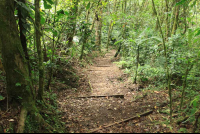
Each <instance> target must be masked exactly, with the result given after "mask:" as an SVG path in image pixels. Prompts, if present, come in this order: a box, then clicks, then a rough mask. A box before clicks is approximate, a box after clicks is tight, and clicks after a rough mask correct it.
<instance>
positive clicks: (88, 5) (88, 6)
mask: <svg viewBox="0 0 200 134" xmlns="http://www.w3.org/2000/svg"><path fill="white" fill-rule="evenodd" d="M89 8H90V2H89V3H88V4H87V7H86V9H87V10H88V9H89Z"/></svg>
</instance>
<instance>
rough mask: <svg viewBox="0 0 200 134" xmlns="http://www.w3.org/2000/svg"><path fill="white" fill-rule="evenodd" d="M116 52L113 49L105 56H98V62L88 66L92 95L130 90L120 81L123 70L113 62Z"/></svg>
mask: <svg viewBox="0 0 200 134" xmlns="http://www.w3.org/2000/svg"><path fill="white" fill-rule="evenodd" d="M115 52H116V51H115V50H111V51H110V52H109V53H106V54H105V56H104V57H98V58H96V59H95V62H96V63H95V64H94V65H93V66H90V67H89V68H88V76H89V80H90V83H91V86H92V89H93V90H92V93H91V95H115V94H125V93H127V91H128V90H127V89H126V88H125V87H124V86H125V85H124V83H123V82H121V81H119V79H120V77H121V75H122V72H121V71H120V70H119V68H118V67H117V66H116V65H115V64H114V63H112V62H111V59H112V58H113V56H114V55H115Z"/></svg>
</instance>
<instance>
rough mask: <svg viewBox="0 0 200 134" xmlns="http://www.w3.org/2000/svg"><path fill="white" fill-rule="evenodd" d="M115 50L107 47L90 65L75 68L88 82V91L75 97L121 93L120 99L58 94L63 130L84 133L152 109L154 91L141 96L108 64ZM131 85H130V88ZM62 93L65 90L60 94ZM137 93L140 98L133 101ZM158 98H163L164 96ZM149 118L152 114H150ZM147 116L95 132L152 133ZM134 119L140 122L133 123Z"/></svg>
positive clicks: (112, 64)
mask: <svg viewBox="0 0 200 134" xmlns="http://www.w3.org/2000/svg"><path fill="white" fill-rule="evenodd" d="M115 52H116V51H115V50H110V52H108V53H106V54H105V56H104V57H97V58H95V59H94V64H93V65H91V66H89V67H88V68H85V69H84V70H79V71H82V73H83V72H84V74H86V75H88V79H89V83H90V85H91V87H92V91H91V92H90V93H88V94H81V93H80V94H78V95H77V96H90V95H97V96H101V95H117V94H118V95H119V94H122V95H124V99H122V98H115V97H100V98H95V97H92V98H78V97H77V96H76V97H67V95H66V96H65V97H61V98H60V99H59V100H58V103H59V104H60V105H59V106H60V109H61V110H62V112H63V121H65V122H66V124H65V125H66V129H67V130H68V131H69V132H70V133H73V132H76V133H80V132H81V133H87V132H91V131H92V130H94V129H97V128H103V127H104V126H106V125H109V124H112V123H114V122H119V121H122V120H125V119H128V118H131V117H134V116H138V115H139V114H141V113H143V112H146V111H149V110H152V109H153V108H154V107H155V103H156V102H157V101H156V100H158V99H157V98H156V99H155V100H154V101H153V100H152V99H154V97H155V93H153V94H150V95H148V97H145V96H144V95H143V93H139V92H138V91H136V90H134V88H136V85H133V84H132V83H129V82H128V81H127V79H126V80H124V81H123V79H122V77H123V75H124V74H123V72H122V71H121V70H120V69H119V68H118V67H117V65H116V64H114V63H112V61H111V59H112V58H113V56H114V54H115ZM131 86H132V87H131ZM62 94H63V95H62V96H64V94H67V93H64V92H63V93H62ZM138 95H141V96H144V97H141V99H140V100H139V101H136V100H137V97H138ZM160 97H163V98H161V99H166V96H163V95H160ZM152 118H153V117H152ZM151 120H152V119H151V118H146V117H143V118H139V119H137V120H133V121H130V122H126V123H121V124H118V125H113V126H111V127H108V128H106V129H104V128H103V129H100V130H98V131H96V132H105V133H109V132H121V133H122V132H154V130H155V129H153V131H150V129H149V127H148V125H147V124H148V123H149V122H150V124H151ZM136 122H140V123H139V125H138V123H137V124H136V126H135V123H136Z"/></svg>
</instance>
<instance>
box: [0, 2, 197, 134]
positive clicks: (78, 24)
mask: <svg viewBox="0 0 200 134" xmlns="http://www.w3.org/2000/svg"><path fill="white" fill-rule="evenodd" d="M199 6H200V2H199V1H198V0H1V3H0V18H1V19H0V49H1V51H0V53H1V60H0V70H1V71H0V80H1V81H3V83H4V84H6V91H5V92H6V94H2V95H0V101H2V100H4V99H5V98H7V101H8V102H9V104H13V105H18V106H19V107H20V112H21V114H20V119H19V121H18V127H17V130H16V132H41V131H42V129H43V130H44V129H46V130H44V132H54V131H55V132H65V130H64V129H60V128H62V127H63V126H62V122H61V121H60V117H59V111H57V106H56V105H57V104H56V96H55V94H53V91H52V89H51V86H52V85H53V84H54V82H55V79H54V77H55V76H56V75H59V76H60V78H59V79H58V80H59V81H61V82H63V83H65V84H69V85H70V83H71V82H72V81H74V82H75V83H76V84H74V83H72V85H70V86H71V87H72V90H75V92H76V87H77V86H79V85H78V81H79V76H77V75H76V74H75V73H74V72H70V71H66V70H64V69H63V67H64V66H70V63H71V62H72V61H75V60H77V61H78V62H79V65H80V66H82V67H86V65H87V64H91V58H93V57H96V56H97V53H95V51H98V52H101V54H100V55H101V56H104V55H105V53H104V52H103V51H102V50H104V49H106V50H107V51H108V50H109V49H110V48H115V49H116V50H117V53H116V54H115V57H117V56H118V57H120V60H119V61H118V62H115V63H116V64H117V65H118V66H119V67H120V68H121V69H124V70H125V73H127V74H129V76H130V77H131V79H132V83H133V84H141V85H144V87H145V88H144V90H148V89H149V90H159V91H162V90H168V96H169V110H167V111H165V113H168V114H169V115H170V119H167V121H168V122H170V123H173V122H176V121H177V120H181V119H182V118H184V120H183V121H182V122H190V123H191V124H193V125H194V128H193V132H199V129H198V128H199V124H200V123H199V122H200V121H199V117H200V95H199V92H200V84H199V83H200V71H199V70H200V58H199V56H200V49H199V48H200V27H199V25H200V14H199V13H200V9H199ZM92 52H94V53H92ZM86 61H88V62H86ZM2 63H3V66H2ZM62 74H65V75H64V76H62ZM119 81H122V78H119ZM73 84H74V85H73ZM140 97H141V96H139V98H140ZM142 97H143V96H142ZM47 98H49V100H48V101H47ZM177 98H178V102H176V103H175V102H174V101H173V100H174V99H177ZM136 99H137V97H136ZM8 102H7V103H8ZM175 105H176V108H175V107H174V106H175ZM42 111H46V112H47V113H49V112H50V113H51V112H53V113H54V112H55V111H56V112H55V114H53V115H51V114H50V115H49V114H47V113H45V112H44V113H43V112H42ZM174 113H178V114H179V117H180V119H176V118H174V117H173V114H174ZM197 130H198V131H197ZM179 131H180V132H186V130H185V129H184V128H181V129H180V130H179Z"/></svg>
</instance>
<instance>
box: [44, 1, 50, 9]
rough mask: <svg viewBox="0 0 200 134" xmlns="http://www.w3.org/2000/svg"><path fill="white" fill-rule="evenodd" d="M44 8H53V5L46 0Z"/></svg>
mask: <svg viewBox="0 0 200 134" xmlns="http://www.w3.org/2000/svg"><path fill="white" fill-rule="evenodd" d="M44 8H45V9H51V8H52V6H51V5H50V4H48V3H47V1H46V0H44Z"/></svg>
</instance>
